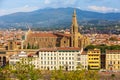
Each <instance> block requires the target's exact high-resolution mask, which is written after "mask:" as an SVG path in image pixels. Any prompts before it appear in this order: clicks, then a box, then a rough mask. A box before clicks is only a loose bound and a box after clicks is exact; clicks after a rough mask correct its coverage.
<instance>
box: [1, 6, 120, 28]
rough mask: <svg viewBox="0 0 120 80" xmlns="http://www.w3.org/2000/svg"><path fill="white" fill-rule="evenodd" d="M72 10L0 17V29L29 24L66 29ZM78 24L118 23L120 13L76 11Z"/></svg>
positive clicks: (51, 9)
mask: <svg viewBox="0 0 120 80" xmlns="http://www.w3.org/2000/svg"><path fill="white" fill-rule="evenodd" d="M73 10H74V8H56V9H55V8H46V9H39V10H35V11H32V12H18V13H14V14H10V15H5V16H1V17H0V27H9V26H16V27H24V26H25V25H26V24H29V25H31V26H33V27H60V26H62V27H68V26H70V25H71V19H72V14H73ZM76 13H77V19H78V22H80V21H88V22H92V23H93V24H94V23H99V22H100V21H103V20H104V21H106V20H107V21H120V13H97V12H91V11H83V10H80V9H76Z"/></svg>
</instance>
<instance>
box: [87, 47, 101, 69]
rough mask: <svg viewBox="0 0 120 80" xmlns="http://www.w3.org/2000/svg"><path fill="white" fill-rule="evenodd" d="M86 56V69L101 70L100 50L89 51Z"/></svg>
mask: <svg viewBox="0 0 120 80" xmlns="http://www.w3.org/2000/svg"><path fill="white" fill-rule="evenodd" d="M87 54H88V69H100V68H101V60H100V56H101V52H100V49H89V50H88V52H87Z"/></svg>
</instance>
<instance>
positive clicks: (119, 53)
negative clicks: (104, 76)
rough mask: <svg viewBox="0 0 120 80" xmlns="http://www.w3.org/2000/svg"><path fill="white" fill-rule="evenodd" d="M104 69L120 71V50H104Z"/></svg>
mask: <svg viewBox="0 0 120 80" xmlns="http://www.w3.org/2000/svg"><path fill="white" fill-rule="evenodd" d="M106 69H107V70H113V71H120V50H106Z"/></svg>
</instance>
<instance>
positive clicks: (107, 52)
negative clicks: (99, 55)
mask: <svg viewBox="0 0 120 80" xmlns="http://www.w3.org/2000/svg"><path fill="white" fill-rule="evenodd" d="M114 52H119V53H120V50H106V54H111V53H114Z"/></svg>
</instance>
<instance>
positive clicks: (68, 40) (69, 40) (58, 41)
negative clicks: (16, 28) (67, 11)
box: [23, 10, 89, 49]
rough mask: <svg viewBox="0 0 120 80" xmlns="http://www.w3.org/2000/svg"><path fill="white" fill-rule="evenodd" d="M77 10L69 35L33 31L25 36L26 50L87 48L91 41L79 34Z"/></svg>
mask: <svg viewBox="0 0 120 80" xmlns="http://www.w3.org/2000/svg"><path fill="white" fill-rule="evenodd" d="M78 27H79V26H78V23H77V17H76V10H74V13H73V16H72V25H71V29H70V32H69V33H60V32H33V31H32V30H31V29H29V30H28V32H27V33H26V35H25V40H24V42H23V48H24V49H40V48H55V47H76V48H80V49H81V48H85V47H86V46H87V45H89V39H88V37H86V36H83V35H81V34H80V33H79V32H78Z"/></svg>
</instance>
